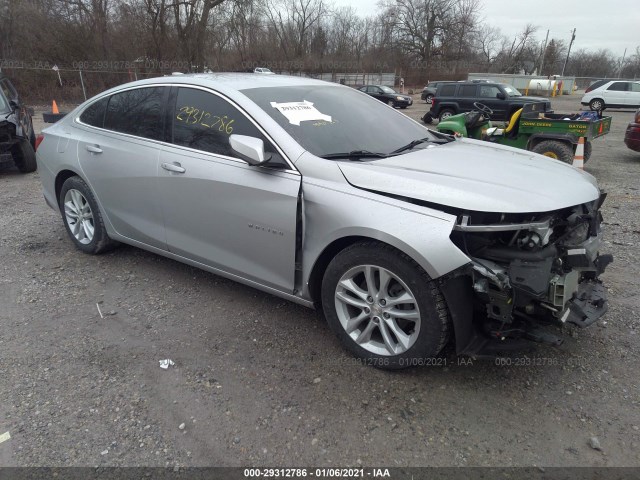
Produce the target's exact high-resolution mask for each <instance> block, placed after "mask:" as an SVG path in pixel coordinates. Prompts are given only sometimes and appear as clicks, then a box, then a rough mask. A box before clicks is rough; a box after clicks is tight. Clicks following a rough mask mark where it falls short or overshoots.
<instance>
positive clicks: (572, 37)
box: [560, 28, 576, 77]
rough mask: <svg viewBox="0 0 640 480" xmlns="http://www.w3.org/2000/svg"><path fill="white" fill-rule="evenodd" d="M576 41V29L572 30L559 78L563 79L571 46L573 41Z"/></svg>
mask: <svg viewBox="0 0 640 480" xmlns="http://www.w3.org/2000/svg"><path fill="white" fill-rule="evenodd" d="M575 39H576V29H575V28H574V29H573V32H572V33H571V41H570V42H569V49H568V50H567V58H566V59H565V61H564V65H563V66H562V73H561V74H560V76H561V77H564V69H565V68H567V63H568V62H569V54H570V53H571V46H572V45H573V41H574V40H575Z"/></svg>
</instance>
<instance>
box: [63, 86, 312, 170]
mask: <svg viewBox="0 0 640 480" xmlns="http://www.w3.org/2000/svg"><path fill="white" fill-rule="evenodd" d="M149 87H169V90H170V89H171V87H177V88H180V87H186V88H195V89H197V90H203V91H205V92H207V93H211V94H213V95H216V96H218V97H220V98H222V99H223V100H226V101H227V102H229V103H230V104H231V105H233V106H234V107H235V108H237V109H238V111H239V112H240V113H242V114H243V115H244V116H245V117H246V118H247V119H248V120H249V122H251V123H253V125H254V126H255V127H256V128H257V129H258V131H260V132H261V133H262V134H263V135H264V136H265V138H266V139H267V140H269V141H270V142H271V143H272V144H273V146H274V147H275V148H276V149H277V150H278V153H280V155H281V156H282V158H284V160H285V162H287V165H288V166H289V168H288V169H280V170H274V169H269V170H270V171H280V172H287V173H294V174H296V175H300V172H299V171H298V170H297V169H296V167H295V165H294V164H293V162H292V161H291V159H290V158H289V156H288V155H287V154H285V152H284V150H283V149H282V148H280V145H278V143H277V142H276V141H275V140H274V139H273V137H272V136H271V135H269V133H267V131H266V130H265V129H264V128H262V126H261V125H259V124H258V122H256V121H255V119H254V118H253V117H252V116H251V115H249V113H248V112H247V111H246V110H245V109H244V108H242V107H241V106H240V105H238V103H237V102H235V101H234V100H232V99H230V98H229V97H227V96H226V95H224V94H222V93H220V92H218V91H216V90H213V89H212V88H210V87H204V86H202V85H192V84H189V83H166V82H163V83H151V84H147V85H135V86H131V87H126V88H123V89H121V90H118V91H115V92H110V93H105V94H103V95H100V96H99V97H97V98H96V99H95V100H94V101H93V102H91V103H89V104H88V105H87V106H86V107H84V108H83V109H82V110H81V111H80V112H78V114H77V115H76V116H75V117H74V119H73V121H74V123H77V124H79V125H82V126H83V127H85V128H90V129H95V130H99V131H102V132H107V133H111V134H115V135H123V136H125V137H127V138H133V139H136V140H144V141H146V142H153V143H158V144H161V145H167V146H169V147H172V148H178V149H182V150H186V151H188V152H195V153H198V154H200V155H206V156H210V157H215V158H222V159H225V160H231V161H234V162H236V163H241V164H243V165H249V162H247V161H245V160H242V159H241V158H237V157H228V156H226V155H222V154H219V153H212V152H207V151H204V150H198V149H196V148H191V147H185V146H182V145H176V144H174V143H171V142H167V141H166V138H167V137H166V135H165V140H154V139H152V138H146V137H139V136H137V135H131V134H128V133H123V132H117V131H115V130H109V129H107V128H101V127H94V126H93V125H89V124H86V123H84V122H82V121H81V120H80V116H81V115H82V114H83V113H84V111H85V110H86V109H87V108H89V106H91V105H93V104H94V103H95V102H97V101H99V100H101V99H103V98H105V97H110V96H112V95H115V94H118V93H122V92H125V91H128V90H135V89H138V88H149ZM164 109H165V116H164V117H165V121H166V117H167V115H168V109H167V105H165V106H164ZM105 115H106V112H105ZM166 131H167V129H166V128H165V134H166ZM249 166H251V165H249ZM265 167H266V165H265ZM252 168H256V167H252Z"/></svg>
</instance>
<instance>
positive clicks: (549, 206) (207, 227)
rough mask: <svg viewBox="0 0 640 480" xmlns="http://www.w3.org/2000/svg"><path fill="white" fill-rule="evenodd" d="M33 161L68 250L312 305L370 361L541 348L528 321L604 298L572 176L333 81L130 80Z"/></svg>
mask: <svg viewBox="0 0 640 480" xmlns="http://www.w3.org/2000/svg"><path fill="white" fill-rule="evenodd" d="M37 159H38V166H39V168H40V179H41V181H42V186H43V192H44V198H45V200H46V202H47V203H48V204H49V206H51V207H52V208H53V209H54V210H57V211H59V212H60V214H61V216H62V221H63V223H64V225H65V228H66V230H67V232H68V234H69V237H70V239H71V241H72V242H73V243H74V244H75V246H76V247H77V248H78V249H79V250H81V251H83V252H86V253H90V254H98V253H102V252H104V251H107V250H108V249H110V248H112V247H114V246H115V245H116V244H117V242H123V243H127V244H130V245H134V246H137V247H140V248H143V249H146V250H149V251H151V252H155V253H158V254H160V255H164V256H166V257H169V258H172V259H175V260H178V261H180V262H184V263H187V264H189V265H192V266H195V267H198V268H202V269H205V270H208V271H210V272H213V273H216V274H218V275H222V276H225V277H228V278H231V279H233V280H236V281H238V282H242V283H245V284H247V285H250V286H253V287H256V288H259V289H261V290H264V291H266V292H269V293H272V294H275V295H278V296H280V297H282V298H285V299H287V300H291V301H293V302H297V303H299V304H302V305H305V306H307V307H313V306H316V307H317V308H321V309H322V310H323V312H324V315H325V317H326V319H327V321H328V323H329V325H330V327H331V329H332V330H333V331H334V332H335V333H336V334H337V336H338V337H339V338H340V340H341V341H342V342H343V343H344V345H345V346H346V347H347V348H348V349H349V350H350V351H351V352H352V353H353V354H354V355H356V356H358V357H360V358H361V359H363V360H364V361H365V362H366V363H367V364H370V365H375V366H378V367H381V368H390V369H391V368H402V367H407V366H412V365H417V364H421V362H425V359H426V358H430V357H432V356H434V355H436V354H438V352H440V350H441V349H442V348H443V347H444V346H445V345H446V344H447V342H448V340H449V339H450V338H455V344H456V348H457V351H458V352H459V353H461V354H480V353H481V352H484V353H488V352H490V351H493V352H495V351H496V350H494V349H495V348H497V349H498V351H499V350H500V349H501V348H508V346H509V344H510V343H512V342H522V341H523V339H530V340H534V341H542V342H547V343H552V344H557V343H559V342H560V341H561V339H560V338H559V337H557V336H553V335H551V334H549V333H545V334H543V333H541V328H542V325H543V324H544V323H545V322H555V323H557V324H558V325H560V324H563V323H573V324H576V325H579V326H581V327H586V326H588V325H590V324H592V323H593V322H594V321H596V320H597V319H598V318H600V317H601V316H602V315H603V314H604V313H605V311H606V310H607V304H606V292H605V289H604V287H603V285H602V284H601V283H600V281H599V280H598V276H599V275H600V273H602V271H604V269H605V267H606V265H607V263H608V262H609V261H610V256H607V255H600V254H599V250H600V247H601V241H602V237H601V231H600V219H601V217H600V213H599V209H600V206H601V205H602V202H603V201H604V195H603V193H602V192H601V191H600V190H599V188H598V186H597V184H596V180H595V179H594V178H593V177H592V176H591V175H589V174H588V173H586V172H584V171H582V170H578V169H575V168H572V167H570V166H568V165H566V164H563V163H561V162H557V161H555V160H551V159H549V158H546V157H542V156H538V155H536V154H532V153H531V152H525V151H522V150H516V149H511V148H508V147H503V146H495V145H492V144H490V143H486V142H477V141H474V140H467V139H458V140H456V139H454V138H453V137H451V136H450V135H444V134H441V133H438V132H431V131H429V130H427V129H425V128H424V127H423V126H422V125H420V124H418V123H417V122H415V121H414V120H411V119H410V118H409V117H407V116H406V115H403V114H401V113H399V112H396V111H394V110H392V109H390V108H387V107H386V106H384V105H382V104H381V103H380V102H378V101H374V100H373V99H371V98H369V97H367V96H366V95H361V94H360V92H357V91H355V90H353V89H351V88H349V87H346V86H342V85H336V84H332V83H326V82H322V81H318V80H313V79H307V78H300V77H288V76H281V75H265V76H260V77H259V78H256V76H255V75H253V74H212V75H202V74H198V75H180V76H176V77H162V78H153V79H146V80H141V81H138V82H133V83H129V84H125V85H121V86H118V87H116V88H113V89H111V90H108V91H106V92H103V93H101V94H100V95H98V96H96V97H94V98H92V99H90V100H88V101H87V102H85V103H83V104H82V105H80V106H79V107H78V108H76V109H75V110H74V111H72V112H70V113H69V114H68V115H67V116H65V117H64V118H63V119H62V120H60V121H59V122H58V123H56V124H54V125H52V126H50V127H48V128H47V129H45V130H44V133H43V139H42V141H41V143H40V144H39V147H38V150H37ZM267 313H268V312H267Z"/></svg>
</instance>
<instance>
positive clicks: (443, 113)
mask: <svg viewBox="0 0 640 480" xmlns="http://www.w3.org/2000/svg"><path fill="white" fill-rule="evenodd" d="M455 113H456V112H454V111H453V110H451V109H449V108H445V109H444V110H442V111H441V112H440V115H439V116H438V119H439V120H440V121H443V120H446V119H447V118H449V117H450V116H451V115H454V114H455Z"/></svg>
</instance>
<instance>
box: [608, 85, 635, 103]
mask: <svg viewBox="0 0 640 480" xmlns="http://www.w3.org/2000/svg"><path fill="white" fill-rule="evenodd" d="M630 85H631V82H613V83H612V84H611V85H609V86H608V87H607V89H606V90H605V92H604V103H605V105H606V106H610V107H613V106H619V107H621V106H623V105H627V104H628V100H629V99H628V96H629V95H628V94H629V86H630Z"/></svg>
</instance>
